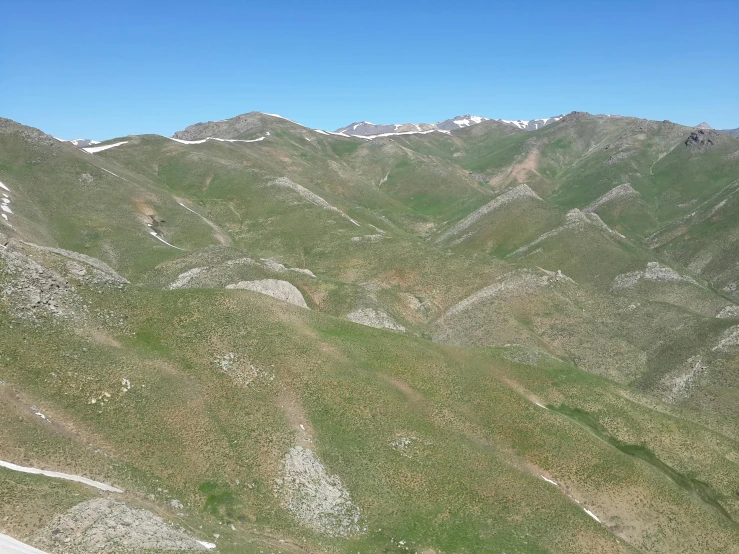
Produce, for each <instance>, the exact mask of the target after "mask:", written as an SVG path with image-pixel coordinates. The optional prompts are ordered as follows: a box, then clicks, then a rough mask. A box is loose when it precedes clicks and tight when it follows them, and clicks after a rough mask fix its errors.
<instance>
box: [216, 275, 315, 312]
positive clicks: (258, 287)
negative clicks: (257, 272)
mask: <svg viewBox="0 0 739 554" xmlns="http://www.w3.org/2000/svg"><path fill="white" fill-rule="evenodd" d="M226 288H227V289H243V290H252V291H254V292H261V293H262V294H266V295H267V296H271V297H273V298H277V299H278V300H282V301H283V302H289V303H290V304H295V305H296V306H300V307H301V308H308V305H307V304H306V303H305V299H304V298H303V295H302V294H301V293H300V291H299V290H298V289H297V288H296V287H295V285H293V284H292V283H288V282H287V281H280V280H278V279H262V280H259V281H240V282H238V283H234V284H232V285H226Z"/></svg>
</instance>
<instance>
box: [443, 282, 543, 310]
mask: <svg viewBox="0 0 739 554" xmlns="http://www.w3.org/2000/svg"><path fill="white" fill-rule="evenodd" d="M550 279H551V278H550V277H548V276H547V275H536V274H535V273H533V272H531V271H521V272H516V273H507V274H506V275H503V276H501V277H500V278H499V279H498V281H497V282H495V283H493V284H492V285H489V286H487V287H485V288H484V289H480V290H478V291H477V292H476V293H474V294H472V295H471V296H468V297H467V298H465V299H464V300H462V301H461V302H458V303H457V304H455V305H454V306H452V307H451V308H450V309H449V310H448V311H447V312H446V314H445V315H444V317H450V316H454V315H456V314H459V313H461V312H463V311H464V310H466V309H467V308H469V307H470V306H472V305H474V304H477V303H478V302H481V301H483V300H486V299H488V298H496V297H501V296H513V295H515V294H521V293H528V292H532V291H534V290H536V289H538V288H542V287H545V286H546V285H547V284H549V281H550Z"/></svg>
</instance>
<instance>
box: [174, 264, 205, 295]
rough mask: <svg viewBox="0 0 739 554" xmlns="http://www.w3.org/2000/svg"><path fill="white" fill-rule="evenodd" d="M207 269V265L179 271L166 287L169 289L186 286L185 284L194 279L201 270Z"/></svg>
mask: <svg viewBox="0 0 739 554" xmlns="http://www.w3.org/2000/svg"><path fill="white" fill-rule="evenodd" d="M206 269H208V268H207V267H193V268H192V269H188V270H187V271H185V272H184V273H180V274H179V275H178V276H177V279H175V280H174V281H173V282H172V283H171V284H170V285H169V286H168V287H167V289H169V290H174V289H182V288H185V287H187V285H188V284H189V283H190V281H192V280H193V279H195V277H197V276H198V275H200V274H201V273H202V272H203V271H205V270H206Z"/></svg>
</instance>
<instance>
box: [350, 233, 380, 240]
mask: <svg viewBox="0 0 739 554" xmlns="http://www.w3.org/2000/svg"><path fill="white" fill-rule="evenodd" d="M380 239H382V235H379V234H378V235H360V236H358V237H352V238H351V241H352V242H377V241H378V240H380Z"/></svg>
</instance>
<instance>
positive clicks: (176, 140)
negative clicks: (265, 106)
mask: <svg viewBox="0 0 739 554" xmlns="http://www.w3.org/2000/svg"><path fill="white" fill-rule="evenodd" d="M161 136H163V135H161ZM164 138H168V139H169V140H173V141H175V142H179V143H180V144H203V143H204V142H207V141H209V140H216V141H218V142H260V141H263V140H264V139H265V138H266V137H259V138H257V139H251V140H246V139H222V138H218V137H208V138H204V139H202V140H182V139H177V138H174V137H164Z"/></svg>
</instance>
